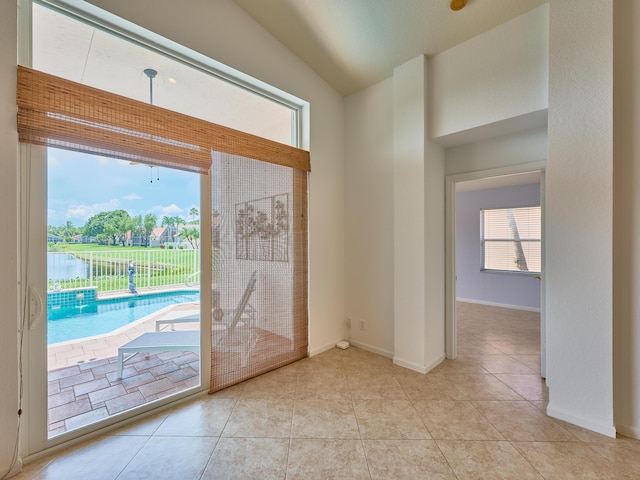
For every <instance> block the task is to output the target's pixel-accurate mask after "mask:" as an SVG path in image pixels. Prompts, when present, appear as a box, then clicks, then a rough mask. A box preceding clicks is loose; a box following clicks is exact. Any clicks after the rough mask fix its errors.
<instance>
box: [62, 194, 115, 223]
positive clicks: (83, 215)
mask: <svg viewBox="0 0 640 480" xmlns="http://www.w3.org/2000/svg"><path fill="white" fill-rule="evenodd" d="M118 208H120V201H119V200H118V199H116V198H114V199H112V200H109V201H108V202H101V203H94V204H91V205H72V206H70V207H69V208H67V213H66V215H65V217H66V218H67V219H71V218H77V219H79V220H82V221H83V222H86V221H87V220H88V219H89V218H91V217H93V216H94V215H97V214H98V213H100V212H108V211H110V210H117V209H118Z"/></svg>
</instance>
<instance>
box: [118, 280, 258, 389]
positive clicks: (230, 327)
mask: <svg viewBox="0 0 640 480" xmlns="http://www.w3.org/2000/svg"><path fill="white" fill-rule="evenodd" d="M255 288H256V272H255V271H254V272H253V274H252V275H251V278H250V279H249V282H248V283H247V287H246V288H245V290H244V293H243V295H242V298H241V299H240V302H239V303H238V306H237V307H236V309H235V310H233V312H232V318H231V320H230V321H229V323H225V322H222V321H221V322H215V323H214V324H213V326H212V330H213V332H212V333H213V349H214V350H219V351H223V352H231V353H240V354H241V355H242V366H243V367H245V366H246V365H247V362H248V360H249V355H250V354H251V350H252V349H253V347H254V346H255V344H256V342H257V341H258V335H257V334H256V333H255V331H254V328H253V325H252V324H253V321H254V320H255V309H254V308H253V307H252V306H251V305H250V304H249V299H250V298H251V294H252V293H253V291H254V290H255ZM199 318H200V311H199V310H183V311H182V312H180V311H178V312H175V313H170V314H167V315H166V316H165V317H163V318H161V319H158V320H157V321H156V331H155V332H147V333H143V334H142V335H140V336H139V337H137V338H134V339H133V340H131V341H130V342H129V343H126V344H125V345H122V346H121V347H119V348H118V378H122V369H123V365H124V363H125V362H126V361H128V360H130V359H131V358H132V357H133V356H134V355H135V354H136V353H151V352H168V351H180V352H199V351H200V331H199V330H172V331H158V330H159V329H160V328H161V325H163V324H164V325H172V324H175V323H183V322H196V321H198V319H199ZM127 353H130V354H131V355H129V356H128V357H126V358H125V354H127Z"/></svg>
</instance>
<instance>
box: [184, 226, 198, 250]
mask: <svg viewBox="0 0 640 480" xmlns="http://www.w3.org/2000/svg"><path fill="white" fill-rule="evenodd" d="M180 236H181V237H182V238H184V239H185V240H186V241H187V242H189V245H191V248H193V249H197V248H198V247H199V246H200V242H199V239H200V230H199V229H198V228H196V227H184V228H183V229H182V230H180Z"/></svg>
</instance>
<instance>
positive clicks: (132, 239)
mask: <svg viewBox="0 0 640 480" xmlns="http://www.w3.org/2000/svg"><path fill="white" fill-rule="evenodd" d="M124 242H125V245H127V246H129V247H144V246H145V241H144V235H134V234H133V233H132V232H131V230H128V231H127V233H125V234H124Z"/></svg>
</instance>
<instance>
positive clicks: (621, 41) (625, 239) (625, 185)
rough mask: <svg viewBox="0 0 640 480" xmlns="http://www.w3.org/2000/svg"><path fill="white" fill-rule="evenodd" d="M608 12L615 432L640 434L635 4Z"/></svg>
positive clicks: (639, 119) (639, 99) (625, 0)
mask: <svg viewBox="0 0 640 480" xmlns="http://www.w3.org/2000/svg"><path fill="white" fill-rule="evenodd" d="M613 15H614V17H613V21H614V30H613V44H614V48H615V51H614V58H613V61H614V64H613V67H614V70H613V75H614V83H613V87H614V91H615V95H614V104H613V126H614V157H613V161H614V165H613V172H614V177H613V186H614V196H613V202H614V212H613V226H614V232H613V252H614V254H613V285H614V292H613V318H614V322H613V351H614V357H613V366H614V375H613V380H614V391H613V395H614V397H613V398H614V405H613V406H614V412H615V418H614V420H615V425H616V429H617V430H618V432H620V433H622V434H624V435H629V436H632V437H635V438H640V295H638V292H639V288H640V253H639V252H640V217H639V216H638V212H639V211H640V191H639V190H638V185H640V136H639V135H638V131H639V130H640V94H639V92H638V86H639V85H640V31H639V30H638V28H637V26H638V25H640V2H637V1H636V0H622V1H616V2H615V3H614V10H613Z"/></svg>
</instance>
